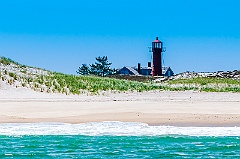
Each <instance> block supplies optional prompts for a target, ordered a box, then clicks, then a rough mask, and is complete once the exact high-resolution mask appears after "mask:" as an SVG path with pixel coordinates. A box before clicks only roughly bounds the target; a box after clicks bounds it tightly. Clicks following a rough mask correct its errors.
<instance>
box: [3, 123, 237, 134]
mask: <svg viewBox="0 0 240 159" xmlns="http://www.w3.org/2000/svg"><path fill="white" fill-rule="evenodd" d="M0 135H89V136H101V135H112V136H158V135H187V136H240V127H175V126H149V125H147V124H144V123H136V122H117V121H116V122H93V123H84V124H66V123H11V124H9V123H8V124H0Z"/></svg>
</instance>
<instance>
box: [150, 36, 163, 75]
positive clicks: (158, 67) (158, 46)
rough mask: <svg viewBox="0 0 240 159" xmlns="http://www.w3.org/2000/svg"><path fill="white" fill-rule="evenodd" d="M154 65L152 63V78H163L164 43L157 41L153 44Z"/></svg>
mask: <svg viewBox="0 0 240 159" xmlns="http://www.w3.org/2000/svg"><path fill="white" fill-rule="evenodd" d="M152 52H153V63H152V76H162V52H163V47H162V42H161V41H160V40H158V37H156V40H154V41H153V42H152Z"/></svg>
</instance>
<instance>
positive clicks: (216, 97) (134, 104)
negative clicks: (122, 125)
mask: <svg viewBox="0 0 240 159" xmlns="http://www.w3.org/2000/svg"><path fill="white" fill-rule="evenodd" d="M0 84H1V85H0V86H1V87H0V122H2V123H6V122H69V123H82V122H94V121H135V122H145V123H148V124H153V125H159V124H160V125H183V126H240V93H206V92H193V91H186V92H168V91H164V92H156V91H152V92H144V93H105V95H101V96H100V95H99V96H91V95H79V96H77V95H62V94H48V93H41V92H34V91H32V90H30V89H27V88H13V87H11V86H9V85H7V84H5V83H3V82H2V81H1V82H0Z"/></svg>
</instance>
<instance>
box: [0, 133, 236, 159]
mask: <svg viewBox="0 0 240 159" xmlns="http://www.w3.org/2000/svg"><path fill="white" fill-rule="evenodd" d="M0 141H1V145H0V157H10V158H11V157H13V158H22V157H26V158H28V157H33V158H171V157H174V158H226V157H227V158H239V157H240V139H239V137H191V136H81V135H30V136H29V135H26V136H0Z"/></svg>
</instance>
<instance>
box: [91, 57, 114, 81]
mask: <svg viewBox="0 0 240 159" xmlns="http://www.w3.org/2000/svg"><path fill="white" fill-rule="evenodd" d="M96 60H97V62H95V64H91V65H90V67H91V69H90V72H91V73H92V74H94V75H98V76H103V77H104V76H107V75H112V74H115V72H116V71H115V69H111V68H110V65H111V64H112V63H110V62H108V58H107V56H103V57H100V56H99V57H97V58H96Z"/></svg>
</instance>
